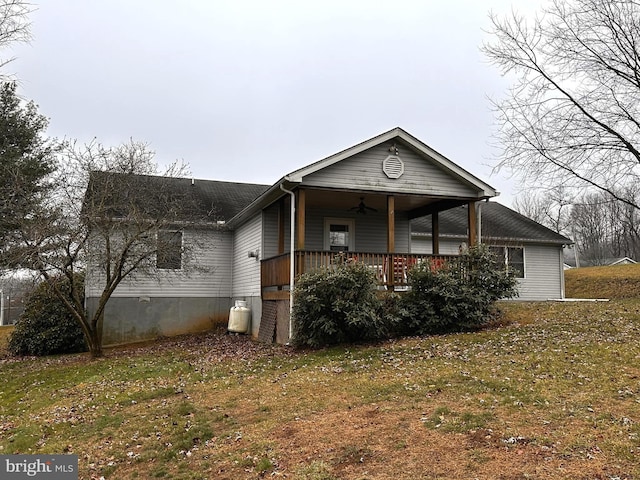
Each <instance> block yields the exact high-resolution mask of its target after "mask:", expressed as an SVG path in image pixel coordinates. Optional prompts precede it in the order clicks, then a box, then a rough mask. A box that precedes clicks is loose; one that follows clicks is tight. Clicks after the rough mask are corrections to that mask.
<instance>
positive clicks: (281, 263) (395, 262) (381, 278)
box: [260, 250, 455, 290]
mask: <svg viewBox="0 0 640 480" xmlns="http://www.w3.org/2000/svg"><path fill="white" fill-rule="evenodd" d="M294 256H295V275H296V277H297V276H299V275H302V274H303V273H305V272H309V271H312V270H317V269H320V268H327V267H329V266H331V265H335V264H336V263H339V262H359V263H364V264H365V265H368V266H370V267H371V268H372V269H373V270H374V271H375V273H376V278H377V279H378V283H379V284H380V285H381V286H384V287H390V288H396V287H406V285H407V280H408V279H407V272H408V270H409V269H410V268H411V267H412V266H413V265H415V264H416V263H418V262H424V261H430V262H431V263H432V264H434V265H438V264H440V263H444V262H446V261H447V260H449V259H451V258H455V257H454V256H452V255H427V254H414V253H369V252H330V251H322V250H317V251H311V250H303V251H296V252H295V255H294ZM290 259H291V256H290V255H289V254H288V253H285V254H282V255H278V256H276V257H271V258H267V259H265V260H262V262H261V269H260V279H261V284H262V289H263V290H264V289H265V288H272V289H273V288H277V289H279V290H280V289H282V288H284V287H286V286H288V285H289V269H290Z"/></svg>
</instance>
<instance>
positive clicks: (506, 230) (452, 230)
mask: <svg viewBox="0 0 640 480" xmlns="http://www.w3.org/2000/svg"><path fill="white" fill-rule="evenodd" d="M480 208H481V218H482V229H481V235H482V238H484V239H496V240H521V241H528V242H534V243H555V244H569V243H573V242H572V241H571V240H570V239H568V238H567V237H565V236H563V235H560V234H559V233H556V232H554V231H553V230H551V229H549V228H547V227H545V226H544V225H540V224H539V223H537V222H534V221H533V220H531V219H530V218H527V217H525V216H524V215H521V214H519V213H518V212H516V211H515V210H512V209H510V208H509V207H505V206H504V205H501V204H500V203H496V202H483V203H482V204H481V206H480ZM438 222H439V226H440V235H441V236H445V237H446V236H453V237H466V236H467V228H468V226H467V208H466V206H464V207H457V208H452V209H450V210H446V211H444V212H440V214H439V215H438ZM411 231H412V232H413V233H418V234H425V235H430V234H431V233H432V231H431V217H430V216H427V217H420V218H416V219H414V220H412V221H411Z"/></svg>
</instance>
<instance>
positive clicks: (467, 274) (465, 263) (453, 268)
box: [400, 245, 517, 335]
mask: <svg viewBox="0 0 640 480" xmlns="http://www.w3.org/2000/svg"><path fill="white" fill-rule="evenodd" d="M409 285H410V286H411V289H410V290H409V292H407V293H406V294H405V295H404V296H403V297H402V301H401V303H402V304H403V307H404V312H405V313H404V315H405V317H404V321H403V322H402V324H401V328H400V333H401V334H405V335H407V334H410V335H416V334H417V335H425V334H431V333H443V332H450V331H462V330H469V329H475V328H478V327H481V326H483V325H485V324H486V323H487V322H488V321H489V320H490V318H491V313H492V310H493V307H494V304H495V302H496V301H497V300H499V299H502V298H513V297H515V296H517V280H516V278H515V277H514V275H513V274H512V273H510V272H508V271H506V270H505V269H504V267H503V266H502V265H500V264H499V263H498V262H497V261H496V257H495V256H494V255H493V254H492V253H491V252H490V251H489V249H488V248H487V247H486V246H484V245H480V246H478V247H473V248H471V249H469V251H468V253H466V254H463V255H460V256H459V257H457V258H456V259H454V260H451V261H449V262H447V263H445V264H444V265H438V266H437V267H436V266H435V265H432V264H430V263H429V262H425V263H421V264H418V265H416V266H415V267H414V268H412V269H411V271H410V272H409Z"/></svg>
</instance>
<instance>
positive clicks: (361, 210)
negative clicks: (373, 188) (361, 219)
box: [349, 197, 378, 215]
mask: <svg viewBox="0 0 640 480" xmlns="http://www.w3.org/2000/svg"><path fill="white" fill-rule="evenodd" d="M349 210H350V211H352V212H353V211H355V212H356V213H361V214H362V215H366V214H367V211H369V212H377V211H378V210H377V209H375V208H373V207H367V206H366V205H365V204H364V197H360V203H359V204H358V205H357V206H356V207H351V208H350V209H349Z"/></svg>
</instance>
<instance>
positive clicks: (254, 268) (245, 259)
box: [229, 213, 262, 298]
mask: <svg viewBox="0 0 640 480" xmlns="http://www.w3.org/2000/svg"><path fill="white" fill-rule="evenodd" d="M234 233H235V236H234V244H233V282H232V283H233V289H232V292H233V297H234V298H238V297H252V296H260V261H259V259H258V260H256V259H255V258H250V257H249V256H248V253H249V252H250V251H255V250H260V252H261V253H260V258H262V214H261V213H258V214H257V215H255V216H254V217H253V218H251V220H249V221H248V222H247V223H245V224H243V225H242V226H240V227H238V229H237V230H236V231H235V232H234ZM229 278H231V277H229Z"/></svg>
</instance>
